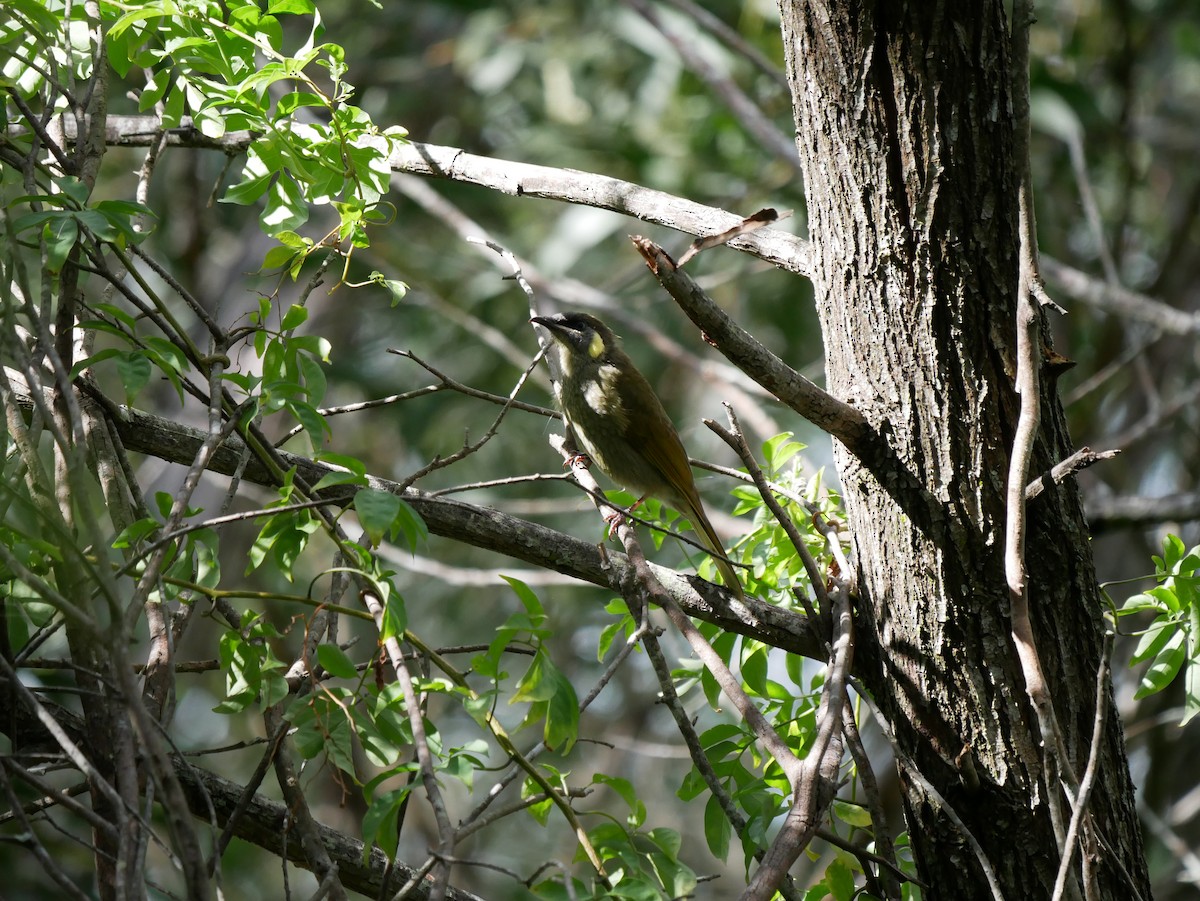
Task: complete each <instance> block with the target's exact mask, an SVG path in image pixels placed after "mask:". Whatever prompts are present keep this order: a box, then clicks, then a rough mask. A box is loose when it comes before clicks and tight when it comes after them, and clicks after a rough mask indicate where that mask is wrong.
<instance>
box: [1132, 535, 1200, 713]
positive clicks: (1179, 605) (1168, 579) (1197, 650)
mask: <svg viewBox="0 0 1200 901" xmlns="http://www.w3.org/2000/svg"><path fill="white" fill-rule="evenodd" d="M1197 569H1200V547H1193V548H1192V549H1191V550H1186V549H1185V548H1184V544H1183V542H1182V541H1181V540H1180V539H1179V536H1177V535H1168V536H1167V537H1166V538H1164V539H1163V553H1162V556H1161V557H1157V556H1156V557H1154V578H1155V580H1156V581H1157V582H1158V583H1159V584H1158V585H1156V586H1155V587H1154V588H1151V589H1149V590H1148V591H1145V592H1142V593H1141V594H1135V595H1133V596H1131V597H1130V598H1128V599H1127V600H1126V601H1125V603H1124V604H1122V605H1121V607H1120V609H1119V610H1117V616H1118V617H1127V616H1134V615H1137V614H1144V613H1151V614H1153V619H1152V620H1151V622H1150V625H1149V626H1147V627H1146V628H1145V629H1144V630H1141V637H1140V639H1139V640H1138V643H1137V647H1136V648H1135V649H1134V652H1133V655H1132V656H1131V657H1130V658H1129V664H1130V666H1136V665H1137V664H1139V663H1145V662H1146V661H1147V660H1149V661H1151V663H1150V668H1149V669H1147V670H1146V672H1145V674H1144V675H1143V676H1142V680H1141V684H1140V685H1139V686H1138V689H1137V692H1136V694H1135V695H1134V697H1135V698H1138V699H1141V698H1144V697H1147V696H1148V695H1152V694H1156V693H1158V692H1160V691H1163V690H1164V689H1165V688H1167V687H1168V686H1169V685H1170V684H1171V683H1172V682H1174V681H1175V678H1176V677H1177V676H1178V675H1179V674H1180V673H1182V674H1183V688H1184V702H1183V703H1184V706H1183V719H1182V721H1181V722H1180V725H1181V726H1182V725H1186V724H1187V722H1188V721H1189V720H1190V719H1191V718H1192V717H1194V716H1195V715H1196V714H1197V713H1200V603H1198V600H1200V592H1198V590H1197V589H1198V588H1200V575H1197V573H1196V570H1197Z"/></svg>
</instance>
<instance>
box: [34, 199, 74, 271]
mask: <svg viewBox="0 0 1200 901" xmlns="http://www.w3.org/2000/svg"><path fill="white" fill-rule="evenodd" d="M42 235H43V237H44V238H45V239H46V270H47V271H48V272H52V273H55V274H57V273H59V272H61V271H62V268H63V266H64V265H66V262H67V257H68V256H70V255H71V250H72V248H74V247H75V242H76V241H78V240H79V222H78V221H77V220H76V218H75V216H73V215H70V214H62V213H59V214H56V215H55V217H54V218H53V219H51V220H50V221H49V222H47V223H46V227H45V229H44V230H43V232H42Z"/></svg>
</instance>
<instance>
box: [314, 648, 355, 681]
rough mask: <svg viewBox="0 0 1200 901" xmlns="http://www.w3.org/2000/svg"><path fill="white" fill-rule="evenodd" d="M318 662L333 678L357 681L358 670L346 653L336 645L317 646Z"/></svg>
mask: <svg viewBox="0 0 1200 901" xmlns="http://www.w3.org/2000/svg"><path fill="white" fill-rule="evenodd" d="M317 662H318V663H320V664H321V666H322V667H324V669H325V671H326V672H327V673H329V674H330V675H331V676H336V677H338V678H339V679H357V678H358V669H357V667H355V665H354V661H353V660H351V659H350V658H349V657H348V656H347V655H346V652H345V651H343V650H342V649H341V648H339V647H338V646H337V645H335V644H320V645H318V646H317Z"/></svg>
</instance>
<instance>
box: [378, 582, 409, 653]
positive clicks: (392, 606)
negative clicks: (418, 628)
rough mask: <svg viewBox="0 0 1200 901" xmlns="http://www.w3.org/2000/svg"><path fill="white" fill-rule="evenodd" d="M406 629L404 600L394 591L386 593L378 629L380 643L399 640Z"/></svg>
mask: <svg viewBox="0 0 1200 901" xmlns="http://www.w3.org/2000/svg"><path fill="white" fill-rule="evenodd" d="M407 627H408V612H407V611H406V610H405V609H404V598H402V597H401V596H400V593H399V592H397V591H395V590H394V589H393V590H391V591H389V592H388V595H387V602H386V603H385V604H384V605H383V625H382V626H381V627H380V629H379V639H380V641H388V640H389V639H392V638H399V637H400V636H401V635H403V634H404V630H405V629H406V628H407Z"/></svg>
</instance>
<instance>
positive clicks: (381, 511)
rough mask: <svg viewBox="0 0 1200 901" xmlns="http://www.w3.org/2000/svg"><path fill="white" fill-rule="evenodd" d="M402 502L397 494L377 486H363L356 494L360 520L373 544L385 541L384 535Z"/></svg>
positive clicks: (356, 507) (355, 502)
mask: <svg viewBox="0 0 1200 901" xmlns="http://www.w3.org/2000/svg"><path fill="white" fill-rule="evenodd" d="M400 504H401V501H400V498H398V497H396V495H394V494H392V493H391V492H388V491H381V490H379V489H377V488H362V489H360V490H359V492H358V493H357V494H355V495H354V509H355V510H356V511H358V521H359V522H360V523H361V524H362V527H363V529H365V530H366V533H367V536H368V537H369V538H370V540H371V544H372V545H376V546H377V545H378V544H379V543H380V542H381V541H383V536H384V535H385V534H386V533H387V531H388V529H390V528H391V527H392V523H393V521H394V520H395V519H396V516H397V515H398V514H399V512H400Z"/></svg>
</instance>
